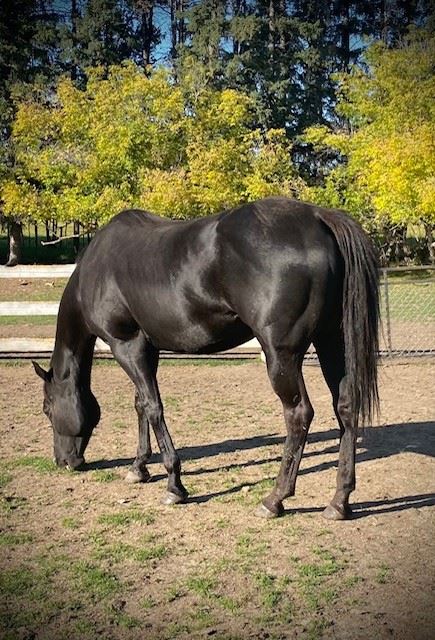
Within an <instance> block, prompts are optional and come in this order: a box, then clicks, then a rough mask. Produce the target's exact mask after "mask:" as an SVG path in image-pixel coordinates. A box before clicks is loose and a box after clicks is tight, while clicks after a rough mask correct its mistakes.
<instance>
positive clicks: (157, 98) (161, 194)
mask: <svg viewBox="0 0 435 640" xmlns="http://www.w3.org/2000/svg"><path fill="white" fill-rule="evenodd" d="M252 124H253V116H252V104H251V101H250V99H249V97H248V96H246V95H244V94H242V93H240V92H237V91H235V90H231V89H225V90H223V91H218V90H213V89H209V88H205V87H203V86H198V83H197V78H194V77H186V78H185V80H184V85H181V86H180V85H176V84H175V83H174V81H173V78H172V77H171V76H170V74H169V73H168V72H167V71H165V70H163V69H160V70H157V71H155V72H153V73H151V74H148V75H147V74H145V73H144V72H143V70H141V69H140V68H139V67H137V66H136V65H134V64H133V63H127V64H124V65H121V66H113V67H110V68H109V70H108V72H106V70H105V69H102V68H94V69H90V70H88V83H87V86H86V89H85V90H81V89H79V88H77V87H76V86H75V85H74V83H73V82H72V81H71V79H67V78H64V79H62V80H61V81H60V82H59V84H58V88H57V92H56V96H55V98H54V97H53V99H52V100H51V101H50V102H49V103H47V102H44V101H41V100H39V99H38V94H36V95H35V96H34V98H33V99H32V100H26V101H24V102H23V103H22V104H20V106H19V108H18V111H17V115H16V118H15V121H14V125H13V142H14V145H15V154H16V167H15V172H14V174H13V176H11V177H9V179H6V180H5V181H4V182H3V186H2V193H1V196H2V200H3V206H4V211H5V212H6V214H9V215H12V214H16V213H17V212H18V214H19V215H21V216H22V217H23V218H30V219H32V220H49V219H53V218H54V219H56V220H58V221H59V222H60V223H62V222H63V223H65V222H68V221H71V220H79V221H80V222H81V223H82V225H84V226H85V227H86V226H90V225H92V224H94V223H95V222H97V223H98V224H101V223H104V222H106V221H107V220H109V219H110V218H111V217H112V216H113V215H114V214H116V213H117V212H118V211H119V210H120V209H121V208H123V207H127V206H142V207H145V208H148V209H151V210H153V211H155V212H157V213H160V214H163V215H170V216H175V217H188V216H193V215H201V214H206V213H212V212H215V211H218V210H220V209H222V208H225V207H231V206H233V205H235V204H238V203H240V202H242V201H245V200H247V199H252V198H255V197H261V196H263V195H269V194H272V193H287V194H296V193H298V192H299V190H300V188H301V182H300V180H299V179H298V178H297V176H296V174H295V171H294V169H293V167H292V165H291V161H290V153H289V144H288V142H287V140H286V137H285V135H284V132H282V131H279V130H278V131H276V130H271V131H269V132H268V133H267V134H266V135H264V134H263V133H262V132H261V131H260V130H258V129H255V127H253V126H252Z"/></svg>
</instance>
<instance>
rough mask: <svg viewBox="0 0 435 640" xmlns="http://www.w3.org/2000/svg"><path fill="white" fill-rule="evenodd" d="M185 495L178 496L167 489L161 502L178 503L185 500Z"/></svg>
mask: <svg viewBox="0 0 435 640" xmlns="http://www.w3.org/2000/svg"><path fill="white" fill-rule="evenodd" d="M186 499H187V496H179V495H178V494H177V493H172V492H171V491H168V492H167V494H166V495H165V497H164V498H162V504H180V503H182V502H186Z"/></svg>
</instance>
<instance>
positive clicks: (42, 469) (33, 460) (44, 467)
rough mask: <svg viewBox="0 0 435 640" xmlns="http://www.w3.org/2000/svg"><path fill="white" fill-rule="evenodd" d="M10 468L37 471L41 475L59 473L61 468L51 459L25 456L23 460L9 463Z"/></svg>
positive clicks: (17, 459)
mask: <svg viewBox="0 0 435 640" xmlns="http://www.w3.org/2000/svg"><path fill="white" fill-rule="evenodd" d="M9 466H11V467H14V468H17V467H27V468H30V469H35V471H38V472H39V473H55V472H59V468H58V467H57V466H56V464H55V463H54V462H53V460H51V459H50V458H44V457H42V456H23V457H21V458H16V459H15V460H13V461H11V462H10V463H9Z"/></svg>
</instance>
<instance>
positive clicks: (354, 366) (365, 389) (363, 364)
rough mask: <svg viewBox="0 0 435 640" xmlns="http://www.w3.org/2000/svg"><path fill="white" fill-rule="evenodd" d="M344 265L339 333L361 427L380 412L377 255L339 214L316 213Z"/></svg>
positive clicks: (353, 223) (361, 233)
mask: <svg viewBox="0 0 435 640" xmlns="http://www.w3.org/2000/svg"><path fill="white" fill-rule="evenodd" d="M316 213H317V215H318V216H319V218H320V219H321V220H322V221H323V222H324V223H325V224H326V225H327V227H329V229H330V230H331V231H332V233H333V235H334V237H335V240H336V242H337V245H338V249H339V251H340V253H341V255H342V257H343V262H344V281H343V319H342V329H343V337H344V349H345V367H346V377H347V380H348V385H349V390H350V394H351V398H352V412H353V415H354V416H355V418H356V419H357V418H358V416H359V415H361V418H362V422H363V424H364V423H366V422H370V421H371V420H372V418H373V414H374V413H377V412H378V411H379V394H378V380H377V357H378V346H379V340H378V325H379V269H378V256H377V252H376V250H375V248H374V246H373V244H372V242H371V240H370V238H369V237H368V235H367V234H366V233H365V231H364V230H363V229H362V227H361V225H360V224H359V223H358V222H356V221H355V220H353V219H352V218H350V217H349V216H347V215H346V214H344V213H343V212H341V211H330V210H325V209H317V211H316Z"/></svg>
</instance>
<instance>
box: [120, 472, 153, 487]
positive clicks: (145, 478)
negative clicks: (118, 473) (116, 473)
mask: <svg viewBox="0 0 435 640" xmlns="http://www.w3.org/2000/svg"><path fill="white" fill-rule="evenodd" d="M124 480H125V482H127V483H128V484H136V483H138V482H149V481H150V480H151V475H150V473H149V471H148V470H145V471H132V470H131V469H130V471H129V472H128V473H127V475H126V476H125V478H124Z"/></svg>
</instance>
